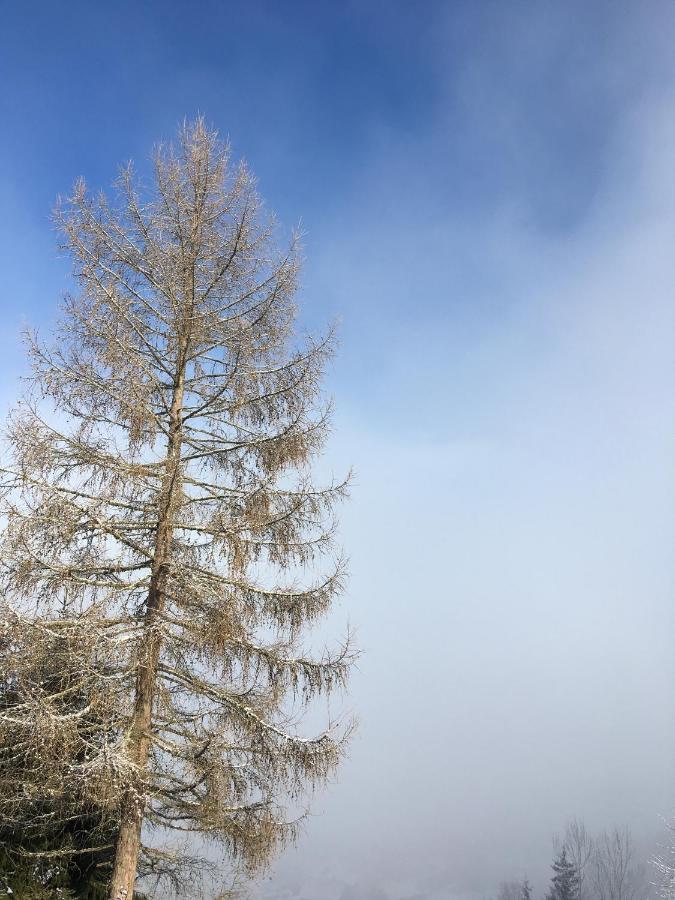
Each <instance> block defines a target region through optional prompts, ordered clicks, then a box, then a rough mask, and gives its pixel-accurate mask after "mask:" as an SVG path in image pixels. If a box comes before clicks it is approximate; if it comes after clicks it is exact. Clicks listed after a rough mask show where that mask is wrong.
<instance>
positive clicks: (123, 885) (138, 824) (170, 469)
mask: <svg viewBox="0 0 675 900" xmlns="http://www.w3.org/2000/svg"><path fill="white" fill-rule="evenodd" d="M184 391H185V362H184V354H181V358H180V359H179V363H178V374H177V377H176V382H175V387H174V392H173V398H172V402H171V409H170V411H169V439H168V444H167V456H166V467H167V470H166V475H165V477H164V483H163V485H162V493H161V499H160V508H159V516H158V523H157V538H156V541H155V555H154V559H153V563H152V574H151V578H150V588H149V590H148V599H147V603H146V608H145V622H144V633H143V639H142V644H141V648H140V654H139V657H140V658H139V668H138V675H137V680H136V697H135V703H134V712H133V717H132V720H131V728H130V733H129V743H130V750H129V758H130V760H131V762H132V763H133V764H134V766H135V767H136V770H137V776H138V781H137V787H131V788H129V789H128V790H127V791H126V793H125V795H124V796H123V798H122V804H121V810H120V827H119V833H118V837H117V845H116V849H115V864H114V867H113V874H112V879H111V882H110V894H109V896H110V900H132V898H133V895H134V883H135V881H136V872H137V869H138V856H139V853H140V849H141V830H142V827H143V818H144V814H145V796H144V789H143V784H142V782H143V779H144V777H145V774H146V771H147V766H148V757H149V754H150V734H151V730H152V707H153V700H154V695H155V685H156V682H157V666H158V663H159V654H160V650H161V643H162V642H161V635H160V633H159V631H158V630H157V628H156V624H157V618H158V616H159V614H160V613H161V612H162V610H163V608H164V604H165V586H166V578H167V574H168V566H169V563H170V558H171V541H172V538H173V527H172V524H171V518H172V514H173V511H174V505H175V497H176V495H177V493H179V492H180V487H181V484H180V453H181V439H182V423H181V414H182V408H183V395H184Z"/></svg>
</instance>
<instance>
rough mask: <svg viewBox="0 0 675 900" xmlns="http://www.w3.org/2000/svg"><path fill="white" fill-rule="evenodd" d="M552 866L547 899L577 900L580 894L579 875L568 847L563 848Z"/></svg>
mask: <svg viewBox="0 0 675 900" xmlns="http://www.w3.org/2000/svg"><path fill="white" fill-rule="evenodd" d="M551 868H552V869H553V877H552V878H551V887H550V889H549V892H548V894H547V900H577V897H578V894H579V875H578V873H577V870H576V868H575V866H574V863H573V862H571V861H570V860H569V859H568V857H567V848H566V847H565V846H563V848H562V850H561V851H560V853H559V854H558V856H556V858H555V859H554V860H553V863H552V866H551Z"/></svg>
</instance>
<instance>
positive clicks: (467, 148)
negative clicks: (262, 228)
mask: <svg viewBox="0 0 675 900" xmlns="http://www.w3.org/2000/svg"><path fill="white" fill-rule="evenodd" d="M0 9H1V12H2V29H1V32H0V84H1V85H2V87H1V88H0V115H1V121H2V126H3V127H2V140H1V141H0V204H1V206H2V209H3V213H4V215H3V217H2V220H1V221H0V247H1V250H0V253H1V255H2V272H3V282H2V295H1V297H2V299H1V300H0V302H1V303H2V309H3V314H4V315H3V322H4V326H3V329H2V334H1V335H0V350H1V354H2V358H1V359H0V375H1V381H0V383H1V384H2V388H1V389H0V401H1V402H2V403H3V404H4V406H7V404H9V403H11V402H12V401H13V399H14V397H15V396H16V394H17V391H18V386H17V381H16V376H17V374H18V373H19V371H20V370H21V366H22V351H21V349H20V347H19V345H18V341H17V334H18V330H19V328H20V326H21V323H22V322H23V321H28V322H30V323H32V324H34V325H38V326H40V327H41V328H43V329H45V330H46V329H48V328H49V324H50V322H51V321H52V320H53V317H54V315H55V310H56V305H57V303H58V298H59V295H60V294H61V292H62V291H63V290H64V288H65V287H66V285H67V272H68V265H67V262H66V261H65V260H63V259H62V258H60V257H59V256H58V253H57V251H56V238H55V235H54V234H53V232H52V230H51V226H50V224H49V211H50V209H51V207H52V206H53V203H54V200H55V197H56V195H57V194H58V193H65V192H67V191H68V190H69V188H70V186H71V185H72V183H73V181H74V180H75V178H76V177H77V176H79V175H84V176H85V177H86V178H87V180H88V181H89V183H90V184H91V185H92V186H94V187H97V188H98V187H101V188H107V187H108V186H109V184H110V183H111V181H112V180H113V178H114V175H115V172H116V167H117V165H118V164H119V163H121V162H123V161H125V160H127V159H129V158H133V159H135V160H136V161H137V163H139V164H140V165H141V166H142V165H143V164H144V161H147V159H148V156H149V154H150V151H151V148H152V145H153V143H154V142H156V141H158V140H160V139H170V138H171V137H172V135H173V133H174V132H175V128H176V125H177V123H178V122H179V121H180V120H182V119H183V118H184V117H186V116H187V117H191V116H194V115H195V114H196V113H197V112H202V113H203V114H204V115H205V116H206V117H207V119H208V120H209V121H210V122H212V123H213V124H214V125H215V126H216V127H217V128H218V129H219V130H220V132H221V134H223V135H224V136H227V135H229V137H230V139H231V141H232V144H233V148H234V152H235V154H236V155H237V156H239V155H243V156H245V157H246V158H247V160H248V161H249V163H250V164H251V166H252V168H253V170H254V171H255V172H256V174H257V176H258V178H259V181H260V190H261V193H262V195H263V197H264V198H265V199H266V201H267V202H268V204H269V206H270V207H271V208H273V209H274V210H275V211H276V212H277V213H278V215H279V218H280V219H281V221H282V223H283V225H284V226H285V227H288V228H290V227H291V226H293V225H295V224H297V222H298V221H302V225H303V228H304V230H305V233H306V237H305V246H306V254H307V265H306V269H305V275H304V290H303V298H302V302H303V307H302V318H303V321H304V323H306V324H307V325H309V326H311V327H312V328H320V327H322V326H323V325H324V324H325V323H326V322H327V321H329V320H331V319H332V318H334V317H339V318H340V320H341V323H342V324H341V341H342V344H341V349H340V353H339V356H338V358H337V360H336V363H335V366H334V369H333V371H332V373H331V376H330V388H331V390H332V392H333V393H334V394H335V396H336V402H337V417H336V429H335V437H334V441H333V444H332V448H331V450H330V453H329V456H328V458H327V460H326V462H325V465H326V466H328V467H334V468H336V469H338V470H342V469H344V468H345V467H346V466H347V465H348V464H349V463H354V465H355V467H356V470H357V483H356V487H355V491H354V497H353V500H352V501H351V503H350V504H349V505H348V506H347V507H346V509H345V513H344V520H343V536H344V542H345V545H346V547H347V550H348V552H349V554H350V556H351V559H352V570H353V579H352V588H351V591H350V593H349V596H348V598H347V599H346V600H345V608H344V614H345V615H348V616H349V618H350V619H351V620H352V621H353V622H354V623H355V624H356V625H357V626H358V629H359V635H360V639H361V641H362V644H363V646H364V648H365V649H366V651H367V652H366V654H365V656H364V658H363V661H362V664H361V667H360V671H359V673H358V675H357V677H356V679H355V682H354V689H353V694H352V700H351V703H352V705H353V707H354V708H355V709H356V710H357V711H358V712H359V713H360V715H361V717H362V720H363V723H362V727H361V732H360V736H359V738H358V739H357V741H356V742H355V745H354V748H353V752H352V756H351V759H350V761H349V763H348V764H347V765H346V766H345V768H344V770H343V772H342V774H341V777H340V780H339V783H338V784H336V785H335V786H333V788H332V789H331V790H330V792H329V793H328V794H327V795H326V796H325V797H323V798H321V799H320V800H319V801H317V803H318V807H317V810H318V812H325V815H320V816H318V817H317V818H316V819H315V820H313V821H312V822H311V824H310V826H309V828H308V833H307V837H306V839H305V840H304V842H303V843H302V844H301V846H300V849H299V851H298V852H297V853H295V854H290V855H289V857H287V859H286V860H285V861H284V863H283V864H282V865H281V867H280V868H279V870H278V873H277V875H276V876H275V877H276V878H278V879H280V881H279V882H278V883H279V884H281V883H282V882H283V879H287V881H288V879H290V880H292V878H296V880H297V878H299V877H301V876H300V875H298V872H300V873H301V875H302V877H305V875H306V877H310V876H312V877H315V878H318V879H319V882H314V884H315V885H316V884H317V883H323V884H329V883H332V882H331V879H332V878H338V879H342V880H343V881H355V880H357V879H361V880H364V879H365V880H366V881H367V880H369V879H370V881H372V883H378V884H384V883H385V882H387V879H390V880H391V879H393V880H397V881H398V882H399V883H400V884H405V885H407V888H406V889H407V890H408V891H409V893H413V892H414V891H417V892H418V893H420V894H421V893H422V892H424V891H427V892H429V894H430V893H431V892H432V891H433V890H436V891H444V892H445V893H443V894H437V895H434V896H448V897H450V896H453V897H455V896H465V895H475V896H484V895H487V894H490V893H491V892H492V891H493V890H494V887H495V885H496V884H497V882H498V881H499V880H501V879H502V878H509V877H519V876H520V875H522V873H523V872H524V871H527V872H529V873H530V875H531V877H532V878H533V880H534V881H535V886H536V887H537V890H538V891H539V892H543V890H544V887H545V881H546V878H547V868H546V867H547V865H548V857H549V855H550V835H551V832H552V831H554V830H556V829H559V828H561V827H562V825H563V824H564V821H565V819H566V818H567V817H569V816H572V815H578V816H582V817H585V818H586V819H587V820H588V822H589V825H591V827H604V826H605V825H610V824H613V823H614V822H618V823H626V824H628V825H630V826H631V827H633V829H634V830H635V831H636V833H638V834H639V835H640V836H641V837H644V838H645V839H647V838H650V839H651V836H653V835H654V834H655V833H656V832H658V829H659V827H660V826H659V816H661V815H668V814H670V813H671V812H672V810H673V808H674V807H675V764H674V763H673V759H675V755H674V754H673V752H672V748H673V746H674V745H675V717H673V715H672V709H673V706H674V704H675V688H674V685H675V661H674V660H673V658H672V656H673V655H672V652H671V645H672V629H673V625H674V624H675V622H674V612H673V611H674V610H675V603H674V600H675V596H674V594H675V563H674V559H675V557H674V556H673V552H672V548H673V546H675V499H674V492H673V486H674V485H673V480H674V479H673V475H674V470H673V459H675V416H674V415H673V408H674V406H673V396H674V395H675V354H674V353H673V344H674V340H673V336H674V335H675V304H674V303H673V296H674V294H675V254H674V253H673V249H672V248H673V245H674V236H675V163H674V162H673V160H675V152H674V151H675V124H674V123H675V116H674V113H675V54H674V53H673V51H672V48H673V42H674V40H675V7H674V6H673V5H672V4H671V3H669V2H665V0H647V2H645V3H642V4H639V5H637V4H631V3H624V2H605V0H594V2H592V3H588V2H585V3H584V2H576V0H574V2H565V3H554V2H548V0H539V2H535V0H529V2H526V0H514V2H509V3H504V2H489V0H473V2H450V0H448V2H445V3H440V2H431V0H430V2H422V0H420V2H415V3H413V2H403V0H391V2H367V0H363V2H351V3H350V2H346V3H339V4H338V3H328V2H314V3H303V2H294V3H291V2H276V3H272V2H269V3H260V2H258V3H256V2H251V3H246V4H244V3H225V2H215V0H214V2H211V3H209V2H203V3H193V4H188V3H175V2H174V3H172V2H163V3H159V2H146V3H142V2H137V3H130V2H118V3H115V4H102V3H99V4H92V3H82V2H69V3H67V4H57V3H46V2H45V3H30V2H24V3H21V4H19V3H10V2H4V3H1V4H0ZM383 759H384V760H385V761H384V762H383ZM364 798H366V799H365V800H364ZM375 835H376V836H377V837H374V836H375ZM322 866H323V867H324V868H321V867H322ZM302 873H305V874H302ZM317 873H318V874H317ZM284 883H285V882H284ZM314 890H315V893H314V894H313V895H312V896H316V897H317V898H318V897H319V894H318V893H316V891H317V890H318V888H316V887H315V888H314ZM388 890H390V895H391V896H392V897H394V896H397V895H396V894H395V893H394V888H393V887H391V886H389V888H388Z"/></svg>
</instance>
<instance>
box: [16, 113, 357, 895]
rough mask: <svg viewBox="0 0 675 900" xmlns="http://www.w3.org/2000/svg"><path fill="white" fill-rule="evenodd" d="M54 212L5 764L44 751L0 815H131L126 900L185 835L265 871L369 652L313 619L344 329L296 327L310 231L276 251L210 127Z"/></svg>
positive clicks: (22, 501)
mask: <svg viewBox="0 0 675 900" xmlns="http://www.w3.org/2000/svg"><path fill="white" fill-rule="evenodd" d="M56 218H57V223H58V226H59V228H60V230H61V233H62V234H63V236H64V244H65V247H66V249H67V251H68V252H69V253H70V255H71V257H72V260H73V263H74V276H75V278H76V280H77V283H78V289H77V291H76V292H75V293H74V295H73V296H69V297H67V298H66V301H65V305H64V309H63V315H62V317H61V320H60V325H59V329H58V333H57V338H56V340H54V341H51V342H49V343H47V344H45V343H44V342H42V341H41V340H40V339H39V338H38V337H37V336H35V335H34V336H32V337H30V338H29V341H30V355H31V359H32V371H33V374H32V378H31V387H30V388H29V390H28V391H27V394H26V397H25V399H24V400H23V401H22V402H21V403H20V404H19V406H18V407H17V409H16V411H15V413H14V414H13V416H12V419H11V422H10V426H9V432H8V439H9V450H8V453H9V458H8V462H7V463H6V464H5V466H4V469H3V471H4V473H5V475H4V478H5V495H4V501H3V504H4V505H3V510H2V516H3V520H4V523H5V532H4V539H3V543H2V547H1V551H0V554H1V556H0V561H1V563H2V569H3V577H4V599H3V603H4V606H3V614H2V621H1V622H0V626H1V627H2V629H3V632H2V640H3V646H4V650H5V653H4V656H3V662H2V666H3V667H4V668H3V671H2V672H0V677H2V678H4V679H9V683H11V685H12V691H11V693H12V701H11V703H10V704H5V705H4V706H3V707H2V708H0V766H2V765H3V764H9V763H11V762H12V761H14V763H15V764H16V760H17V759H18V758H19V757H18V756H17V754H19V755H22V756H21V758H23V757H26V758H29V759H31V760H32V761H33V763H35V762H36V760H39V761H40V765H37V764H34V765H33V766H32V768H31V771H30V772H29V773H28V774H27V775H26V777H25V779H24V786H23V789H22V791H23V793H21V792H20V796H18V797H17V796H14V798H13V799H12V797H11V796H10V792H9V791H4V790H3V791H0V825H3V824H4V825H7V824H8V823H9V824H11V823H12V822H13V821H16V820H17V819H16V817H19V818H20V810H19V807H20V803H21V802H22V801H27V800H30V802H31V803H37V802H38V801H41V802H42V803H43V804H44V806H43V807H42V808H43V809H44V810H45V815H47V816H48V817H49V818H50V828H51V829H52V832H53V829H54V826H55V824H58V823H59V816H60V815H61V814H62V815H63V818H64V820H65V821H64V822H63V823H62V824H63V826H64V829H65V828H66V826H67V825H68V822H69V821H72V817H73V815H74V813H73V810H72V799H73V798H77V802H78V803H79V804H80V805H81V808H86V809H87V814H89V813H91V812H93V813H95V816H97V817H98V818H97V819H96V821H98V822H104V825H103V826H102V827H100V828H98V829H96V831H97V832H100V833H101V834H110V833H111V829H112V833H114V836H115V837H114V841H113V844H112V846H111V847H110V850H111V853H112V875H111V879H110V897H111V898H114V900H120V898H131V896H132V894H133V890H134V883H135V881H136V878H137V873H138V872H139V870H140V869H139V866H142V865H143V866H145V867H146V869H148V868H149V869H150V870H152V871H158V872H160V874H161V873H162V872H168V873H172V872H173V873H174V874H176V873H180V860H177V858H174V857H173V856H172V854H171V852H170V847H171V846H172V845H171V842H170V841H167V840H166V835H167V834H168V833H170V832H171V831H180V832H188V833H189V832H196V833H198V834H199V835H201V836H203V837H206V838H209V839H213V840H217V841H220V842H221V844H222V846H223V848H224V851H225V854H226V856H228V857H229V858H230V859H231V860H234V861H240V864H242V865H246V866H249V867H252V868H254V867H256V866H257V865H259V864H263V863H264V862H265V861H266V860H267V859H268V858H269V857H270V855H271V853H272V852H273V851H274V849H275V848H276V847H278V846H280V844H281V843H283V842H284V841H285V840H287V839H288V838H290V837H291V836H292V835H293V833H294V827H293V821H296V819H295V815H296V811H297V810H299V809H301V808H304V803H305V799H304V798H305V797H306V796H307V792H308V791H309V790H310V788H311V787H312V785H314V784H315V783H317V782H320V781H321V780H322V779H324V778H325V777H326V776H327V775H328V774H329V773H330V772H331V771H332V770H333V769H334V767H335V766H336V764H337V763H338V761H339V759H340V757H341V755H342V752H343V748H344V742H345V738H346V732H347V731H348V730H349V729H348V725H347V724H345V723H343V724H339V723H337V724H335V723H331V722H329V723H328V725H327V728H326V730H325V731H323V732H322V733H320V734H318V735H316V736H309V737H308V736H303V732H302V729H301V727H300V725H301V714H302V711H303V709H305V708H306V706H307V704H308V703H309V702H310V701H311V698H312V697H313V696H315V695H316V694H317V693H320V692H326V691H330V690H331V689H333V688H335V687H340V686H342V685H343V684H344V682H345V678H346V676H347V673H348V669H349V667H350V664H351V662H352V659H353V654H352V650H351V647H350V644H349V640H346V641H345V642H344V644H341V645H340V646H339V647H337V648H336V649H335V650H333V651H323V652H322V653H319V654H318V655H316V654H314V653H312V651H311V649H307V648H306V640H307V638H306V637H305V633H306V626H307V625H309V624H311V623H313V622H315V621H316V620H317V619H318V618H319V617H321V616H322V614H324V613H325V612H326V611H327V610H328V609H329V607H330V605H331V601H332V599H333V598H334V597H335V596H336V594H337V593H338V592H339V591H340V590H341V588H342V586H343V580H344V567H343V563H342V561H341V559H340V557H339V554H337V553H336V552H335V551H334V549H333V547H334V542H333V532H334V522H333V517H332V512H331V511H332V509H333V507H334V505H335V503H336V501H338V500H339V499H340V498H341V497H342V496H343V495H344V493H345V489H346V485H345V483H344V482H342V481H340V482H337V481H336V482H334V483H331V484H328V485H325V486H320V487H317V486H315V485H314V483H313V480H312V476H311V472H310V464H311V463H312V461H313V460H314V459H315V458H316V454H317V453H318V452H319V451H320V449H321V447H322V445H323V442H324V439H325V437H326V435H327V431H328V428H329V413H330V409H329V404H326V403H325V402H324V400H323V397H322V393H321V380H322V372H323V368H324V365H325V362H326V360H327V358H328V357H329V355H330V353H331V345H332V340H331V337H330V336H329V337H327V338H325V339H322V340H321V341H315V340H312V339H311V338H305V339H303V340H302V341H300V340H299V339H298V338H297V337H296V326H295V317H296V309H295V303H294V296H295V294H296V291H297V277H298V267H299V257H298V247H297V241H296V239H295V238H294V239H293V240H292V241H291V245H290V246H289V248H288V249H286V250H285V251H280V250H278V249H277V247H276V242H275V225H274V221H273V220H272V218H271V217H270V216H268V215H267V214H265V213H264V210H263V208H262V206H261V203H260V201H259V199H258V197H257V194H256V190H255V185H254V181H253V178H252V176H251V175H250V173H249V172H248V170H247V168H246V167H245V166H244V165H243V164H240V165H234V164H232V163H231V161H230V158H229V150H228V147H227V145H225V144H223V143H221V142H220V141H219V140H218V138H217V136H216V134H214V133H213V132H211V131H210V130H209V129H207V128H206V127H205V125H204V123H203V121H201V120H198V121H196V122H195V123H191V124H186V125H185V126H183V128H182V129H181V130H180V133H179V139H178V141H177V143H176V145H175V146H172V145H169V146H164V147H160V148H158V150H157V151H156V153H155V157H154V177H153V179H152V182H151V184H150V185H149V186H148V185H144V184H143V183H142V182H141V181H140V180H139V179H138V178H137V176H136V175H135V173H134V171H133V169H132V168H131V166H128V167H126V168H125V169H123V170H122V173H121V175H120V177H119V180H118V182H117V183H116V194H115V198H114V200H112V201H109V200H107V199H106V198H105V197H104V196H103V195H100V196H94V197H92V196H91V195H90V193H89V192H88V190H87V188H86V186H85V184H84V182H79V183H78V184H77V185H76V189H75V191H74V193H73V196H72V197H70V198H69V199H67V200H65V201H63V202H61V203H60V204H59V206H58V207H57V212H56ZM27 635H29V636H30V646H32V648H33V652H32V653H28V654H26V653H25V652H23V653H21V652H19V651H18V650H17V648H23V649H24V651H25V647H26V636H27ZM57 647H58V648H60V650H59V652H64V648H65V650H68V648H70V649H69V650H68V652H69V653H70V654H71V659H72V660H73V661H75V662H76V665H74V666H73V665H71V666H69V667H68V673H67V677H64V678H63V679H62V681H61V682H59V684H58V685H57V687H56V688H55V687H54V683H53V679H52V683H51V684H50V686H48V687H44V686H43V685H41V684H40V682H39V679H38V680H36V678H35V677H34V675H35V671H34V670H35V659H37V658H40V657H41V656H42V657H44V656H45V654H46V655H47V656H49V654H50V653H51V652H52V650H50V648H52V649H53V648H57ZM14 651H16V652H14ZM54 652H55V651H54ZM63 797H68V798H70V800H71V802H69V803H65V804H64V803H59V802H58V801H59V798H63ZM50 804H51V805H50ZM298 804H299V805H298ZM80 814H81V813H80ZM106 823H107V824H106ZM92 840H93V841H94V843H95V838H92ZM102 849H105V846H102V847H101V846H98V847H85V848H80V850H78V849H77V847H75V848H73V845H72V842H70V843H69V844H68V846H64V847H63V848H59V847H58V846H56V847H52V850H51V852H53V853H54V854H55V855H57V854H58V853H59V852H61V851H62V852H64V853H68V852H69V853H74V852H80V851H86V852H89V853H91V852H94V851H96V852H100V851H101V850H102Z"/></svg>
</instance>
